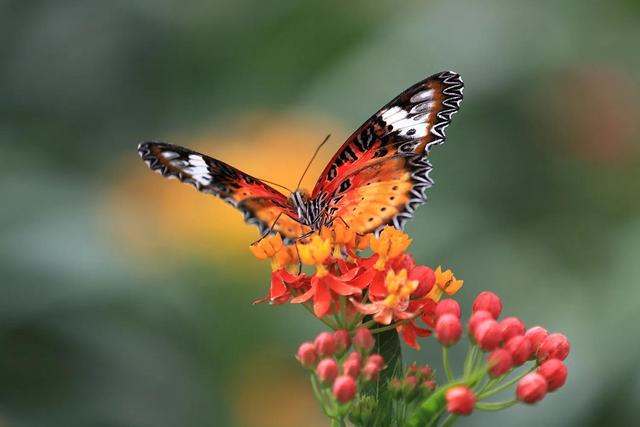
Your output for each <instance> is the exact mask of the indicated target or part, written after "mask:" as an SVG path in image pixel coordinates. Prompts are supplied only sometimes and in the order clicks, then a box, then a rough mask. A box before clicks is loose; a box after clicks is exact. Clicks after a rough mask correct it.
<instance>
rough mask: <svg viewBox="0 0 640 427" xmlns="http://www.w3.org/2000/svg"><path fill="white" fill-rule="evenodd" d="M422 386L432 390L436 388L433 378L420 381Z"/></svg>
mask: <svg viewBox="0 0 640 427" xmlns="http://www.w3.org/2000/svg"><path fill="white" fill-rule="evenodd" d="M422 387H423V388H424V389H425V390H426V391H428V392H432V391H433V390H435V389H436V382H435V381H434V380H426V381H425V382H423V383H422Z"/></svg>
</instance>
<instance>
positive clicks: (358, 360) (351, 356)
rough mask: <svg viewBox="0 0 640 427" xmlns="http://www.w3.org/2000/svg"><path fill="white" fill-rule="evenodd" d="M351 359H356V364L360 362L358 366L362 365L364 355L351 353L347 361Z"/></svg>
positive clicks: (355, 352)
mask: <svg viewBox="0 0 640 427" xmlns="http://www.w3.org/2000/svg"><path fill="white" fill-rule="evenodd" d="M349 359H355V360H356V362H358V365H360V364H361V363H362V355H361V354H360V353H358V352H357V351H352V352H351V353H349V355H348V356H347V360H349Z"/></svg>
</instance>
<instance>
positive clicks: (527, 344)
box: [504, 335, 531, 366]
mask: <svg viewBox="0 0 640 427" xmlns="http://www.w3.org/2000/svg"><path fill="white" fill-rule="evenodd" d="M504 348H505V349H507V351H508V352H509V353H511V357H512V359H513V366H520V365H522V364H523V363H524V362H526V361H527V360H529V357H530V356H531V341H529V338H527V337H525V336H524V335H518V336H515V337H513V338H511V339H510V340H509V341H507V343H506V344H505V345H504Z"/></svg>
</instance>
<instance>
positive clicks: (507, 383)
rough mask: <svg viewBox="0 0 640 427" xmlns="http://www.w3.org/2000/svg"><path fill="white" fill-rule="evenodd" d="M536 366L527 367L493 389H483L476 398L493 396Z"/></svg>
mask: <svg viewBox="0 0 640 427" xmlns="http://www.w3.org/2000/svg"><path fill="white" fill-rule="evenodd" d="M535 368H536V367H535V366H534V367H532V368H531V369H527V370H526V371H524V372H523V373H521V374H520V375H518V376H516V377H515V378H513V379H511V380H509V381H507V382H506V383H504V384H502V385H501V386H499V387H496V388H494V389H490V390H488V391H485V392H484V393H481V394H479V395H478V400H480V399H484V398H485V397H489V396H493V395H494V394H496V393H500V392H501V391H502V390H505V389H507V388H509V387H511V386H512V385H514V384H515V383H517V382H518V381H520V380H521V379H522V377H524V376H525V375H527V374H528V373H530V372H531V371H533V370H534V369H535Z"/></svg>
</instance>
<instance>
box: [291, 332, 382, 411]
mask: <svg viewBox="0 0 640 427" xmlns="http://www.w3.org/2000/svg"><path fill="white" fill-rule="evenodd" d="M373 346H374V338H373V335H372V334H371V332H369V330H368V329H367V328H358V329H356V330H355V333H354V335H353V337H351V336H350V335H349V332H348V331H346V330H344V329H341V330H338V331H336V332H335V333H329V332H322V333H321V334H320V335H318V336H317V337H316V339H315V340H314V341H313V342H306V343H303V344H302V345H300V347H299V348H298V353H297V356H296V357H297V359H298V361H299V362H300V364H301V365H302V366H303V367H305V368H307V369H308V370H309V371H310V373H311V383H312V385H313V389H314V393H315V395H316V398H317V399H318V401H319V402H320V404H321V405H322V409H323V410H324V412H325V413H326V414H327V415H328V416H329V417H331V418H335V419H341V418H343V417H345V416H346V415H347V414H348V413H349V412H350V410H351V406H352V405H351V403H352V401H353V400H354V398H355V397H356V394H357V393H358V390H359V388H360V387H361V386H362V385H363V384H366V383H369V382H372V381H375V380H376V379H378V376H379V375H380V371H381V370H382V369H384V363H385V362H384V359H383V357H382V356H381V355H379V354H376V353H373V354H372V353H371V351H372V350H373ZM351 347H353V351H351V352H350V351H349V350H350V349H351Z"/></svg>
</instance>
